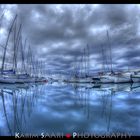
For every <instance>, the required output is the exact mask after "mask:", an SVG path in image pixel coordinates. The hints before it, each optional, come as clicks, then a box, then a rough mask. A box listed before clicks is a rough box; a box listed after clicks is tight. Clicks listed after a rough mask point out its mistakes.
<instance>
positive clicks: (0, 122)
mask: <svg viewBox="0 0 140 140" xmlns="http://www.w3.org/2000/svg"><path fill="white" fill-rule="evenodd" d="M139 86H140V85H139V84H135V85H134V84H133V85H129V84H120V85H119V84H117V85H115V84H112V85H107V84H106V85H102V86H101V87H98V88H93V87H92V85H78V84H77V85H70V84H69V85H66V84H62V83H53V84H44V85H42V84H40V85H25V86H21V85H16V86H15V85H12V86H9V85H0V135H1V136H2V135H14V134H15V132H20V133H23V134H24V133H32V134H39V135H40V134H41V133H42V132H44V133H52V132H56V133H58V132H63V133H73V132H79V133H82V132H89V133H96V134H105V133H112V132H120V133H121V132H122V133H131V134H132V135H139V134H140V125H139V124H140V101H139V100H140V87H139Z"/></svg>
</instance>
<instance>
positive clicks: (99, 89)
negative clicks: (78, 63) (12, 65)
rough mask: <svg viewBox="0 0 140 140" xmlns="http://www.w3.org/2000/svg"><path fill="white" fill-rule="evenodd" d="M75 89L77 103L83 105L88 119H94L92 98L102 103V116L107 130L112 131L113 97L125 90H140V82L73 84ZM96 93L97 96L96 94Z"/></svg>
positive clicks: (127, 91) (128, 91) (129, 91)
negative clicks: (95, 84)
mask: <svg viewBox="0 0 140 140" xmlns="http://www.w3.org/2000/svg"><path fill="white" fill-rule="evenodd" d="M71 86H72V87H73V89H74V91H75V98H76V101H77V103H75V104H77V105H79V106H80V105H81V106H82V107H83V112H84V114H85V116H86V118H87V119H88V120H90V118H92V119H93V117H94V114H95V113H94V111H93V110H92V111H90V110H91V107H93V106H92V103H91V102H92V98H95V99H97V96H98V97H99V98H98V101H99V102H100V103H101V106H102V109H98V111H100V116H98V117H99V118H100V117H101V118H102V119H104V122H106V132H110V126H111V118H112V111H113V110H112V108H113V97H114V96H115V95H116V94H119V93H122V92H125V93H126V94H129V93H133V92H134V91H137V92H139V91H140V83H137V84H136V83H134V84H130V83H126V84H102V85H100V86H98V85H97V86H92V85H89V84H87V85H86V84H77V83H75V84H71ZM95 94H96V97H95V96H94V95H95Z"/></svg>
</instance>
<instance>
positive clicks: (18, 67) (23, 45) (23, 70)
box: [0, 13, 44, 78]
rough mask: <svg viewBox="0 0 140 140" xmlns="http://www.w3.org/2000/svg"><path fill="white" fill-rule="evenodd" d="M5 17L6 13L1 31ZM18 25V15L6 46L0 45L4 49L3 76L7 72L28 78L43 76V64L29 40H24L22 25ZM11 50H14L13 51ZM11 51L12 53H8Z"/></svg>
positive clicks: (10, 30)
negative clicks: (34, 52)
mask: <svg viewBox="0 0 140 140" xmlns="http://www.w3.org/2000/svg"><path fill="white" fill-rule="evenodd" d="M3 17H4V13H3V14H2V16H1V17H0V29H1V25H2V19H3ZM18 23H19V21H18V15H15V16H14V18H13V20H12V22H11V24H10V28H9V30H8V34H7V37H6V41H5V44H4V45H0V47H1V48H2V49H3V56H2V63H1V69H0V73H1V76H2V75H3V74H4V73H5V72H6V71H12V72H13V74H15V75H19V74H23V75H28V76H29V77H28V78H30V77H39V76H42V74H43V71H44V70H43V64H42V63H43V62H42V61H41V62H39V60H37V57H36V56H35V55H34V54H33V51H32V49H31V46H30V44H29V43H28V39H27V38H25V39H23V34H22V30H23V27H22V23H20V24H18ZM10 46H11V48H10ZM10 49H12V51H11V50H10ZM9 50H10V53H9V52H8V51H9ZM11 55H12V58H11ZM9 57H10V59H9ZM7 59H9V60H10V63H8V62H7ZM11 61H12V62H11ZM10 64H12V65H10ZM6 66H8V67H6Z"/></svg>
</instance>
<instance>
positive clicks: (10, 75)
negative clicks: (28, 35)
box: [0, 15, 46, 84]
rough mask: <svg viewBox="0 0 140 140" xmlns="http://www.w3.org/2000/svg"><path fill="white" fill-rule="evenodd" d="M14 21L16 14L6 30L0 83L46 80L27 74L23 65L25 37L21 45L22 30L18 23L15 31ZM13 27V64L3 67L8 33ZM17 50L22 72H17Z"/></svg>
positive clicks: (9, 33)
mask: <svg viewBox="0 0 140 140" xmlns="http://www.w3.org/2000/svg"><path fill="white" fill-rule="evenodd" d="M16 21H17V15H16V16H15V17H14V19H13V22H12V23H11V26H10V30H9V32H8V36H7V39H6V44H5V46H4V53H3V57H2V66H1V70H0V83H6V84H15V83H23V84H24V83H35V82H38V81H39V82H40V81H42V82H44V81H45V82H46V79H45V78H44V77H35V76H31V74H28V71H27V66H25V52H24V51H25V46H26V39H25V43H24V45H23V43H22V34H21V30H22V25H21V24H20V26H19V29H18V31H17V28H16ZM13 29H14V36H13V37H14V40H13V44H14V48H13V50H14V53H13V66H12V68H11V69H9V68H8V70H7V69H5V63H6V62H5V61H6V52H7V47H8V42H9V40H10V35H11V34H12V33H13ZM18 52H20V53H21V54H20V56H21V62H20V63H21V64H22V65H21V66H20V67H21V68H22V72H19V68H18V67H17V65H18V62H17V58H18V55H19V54H18Z"/></svg>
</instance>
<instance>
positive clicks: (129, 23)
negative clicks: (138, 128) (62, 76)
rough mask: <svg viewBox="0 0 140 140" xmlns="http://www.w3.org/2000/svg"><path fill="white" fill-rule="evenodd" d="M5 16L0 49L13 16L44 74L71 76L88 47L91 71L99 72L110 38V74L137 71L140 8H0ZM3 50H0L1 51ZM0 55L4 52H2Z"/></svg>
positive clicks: (139, 42) (44, 6) (137, 6)
mask: <svg viewBox="0 0 140 140" xmlns="http://www.w3.org/2000/svg"><path fill="white" fill-rule="evenodd" d="M3 10H5V15H4V19H3V21H2V24H1V29H0V44H1V45H3V44H4V39H5V38H4V34H5V35H6V30H7V29H8V28H9V27H8V26H9V25H8V24H9V23H10V21H12V19H13V17H14V15H15V14H16V13H17V14H18V19H19V20H20V22H22V24H23V34H24V37H27V38H28V42H30V44H31V47H32V50H33V52H34V54H35V56H36V59H38V60H42V61H44V62H45V66H46V69H47V71H48V72H52V73H56V72H57V73H60V72H69V71H70V70H71V69H72V68H73V65H74V62H75V60H79V59H80V57H81V55H82V52H83V49H84V48H85V47H86V45H87V44H88V45H89V47H90V70H91V71H95V70H98V69H99V70H100V69H101V68H102V63H103V57H102V53H101V46H102V48H103V49H104V50H105V51H104V53H105V54H108V50H109V47H108V46H109V45H108V39H107V30H108V32H109V37H110V43H111V48H112V63H113V68H114V69H127V68H130V69H133V68H139V67H140V62H139V60H140V5H138V4H137V5H136V4H133V5H131V4H127V5H124V4H123V5H117V4H114V5H107V4H106V5H97V4H96V5H95V4H93V5H91V4H90V5H88V4H86V5H83V4H82V5H79V4H77V5H74V4H73V5H70V4H69V5H58V4H56V5H50V4H43V5H41V4H40V5H39V4H33V5H29V4H24V5H23V4H21V5H13V4H12V5H4V4H3V5H0V16H1V14H2V11H3ZM1 49H2V48H1ZM1 52H2V51H1Z"/></svg>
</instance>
